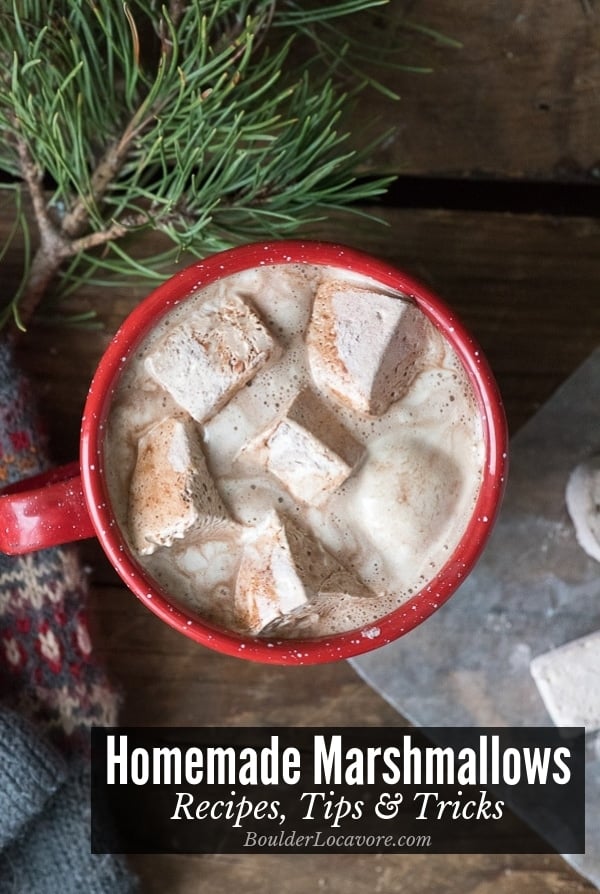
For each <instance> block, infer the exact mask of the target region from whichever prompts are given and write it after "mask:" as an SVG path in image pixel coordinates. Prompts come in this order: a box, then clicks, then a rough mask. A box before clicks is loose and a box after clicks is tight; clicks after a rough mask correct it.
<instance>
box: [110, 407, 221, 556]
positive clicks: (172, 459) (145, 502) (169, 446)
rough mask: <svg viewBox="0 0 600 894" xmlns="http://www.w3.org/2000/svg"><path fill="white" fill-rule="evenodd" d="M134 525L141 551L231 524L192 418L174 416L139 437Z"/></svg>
mask: <svg viewBox="0 0 600 894" xmlns="http://www.w3.org/2000/svg"><path fill="white" fill-rule="evenodd" d="M128 523H129V532H130V535H131V539H132V542H133V545H134V547H135V549H136V550H137V551H138V552H139V553H140V554H141V555H151V554H152V553H153V552H154V551H155V550H156V548H157V546H171V544H172V543H173V542H174V541H175V540H179V539H181V538H182V537H183V536H184V535H185V534H186V533H187V532H188V531H189V530H190V529H192V528H196V527H197V528H199V529H200V528H201V529H202V530H203V531H205V532H208V531H210V530H211V529H213V528H215V527H219V526H225V525H228V524H230V523H231V519H230V518H229V515H228V513H227V510H226V508H225V506H224V504H223V502H222V500H221V497H220V495H219V492H218V490H217V488H216V485H215V483H214V481H213V479H212V477H211V475H210V473H209V471H208V468H207V466H206V460H205V458H204V454H203V452H202V447H201V444H200V439H199V437H198V433H197V431H196V429H195V426H194V425H193V423H192V422H191V421H188V420H184V419H179V418H177V417H174V416H169V417H168V418H166V419H163V420H162V421H160V422H157V423H156V424H155V425H153V426H152V427H151V428H150V429H149V430H148V431H147V432H145V434H144V435H142V437H141V438H140V439H139V441H138V445H137V458H136V463H135V467H134V470H133V475H132V479H131V484H130V489H129V506H128Z"/></svg>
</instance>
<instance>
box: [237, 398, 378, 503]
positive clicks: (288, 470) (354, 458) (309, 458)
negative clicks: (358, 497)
mask: <svg viewBox="0 0 600 894" xmlns="http://www.w3.org/2000/svg"><path fill="white" fill-rule="evenodd" d="M248 451H249V452H250V453H255V454H256V455H257V457H259V459H260V461H261V462H262V463H263V464H264V467H265V469H266V470H267V471H268V472H269V473H270V474H272V475H274V476H275V477H276V478H277V479H278V480H279V481H281V482H282V483H283V484H284V485H285V487H286V488H287V490H288V491H289V492H290V494H291V495H292V497H294V498H295V499H297V500H300V501H302V502H305V503H309V504H313V505H319V504H320V503H321V502H323V500H324V499H325V498H326V497H327V496H328V495H329V494H330V493H331V492H332V491H334V490H335V489H336V488H337V487H339V486H340V485H341V484H343V482H344V481H345V480H346V479H347V478H348V477H349V476H350V475H351V474H352V472H353V471H354V469H355V467H356V466H357V464H358V463H359V462H360V460H361V458H362V457H363V455H364V452H365V448H364V446H363V445H362V444H361V443H360V442H359V441H357V440H356V438H354V436H353V435H352V434H351V433H350V432H349V431H348V430H347V429H346V428H345V427H344V426H343V425H342V424H341V423H340V422H339V421H338V419H337V418H336V417H335V416H334V414H333V413H332V412H331V411H330V410H329V409H328V408H327V407H326V406H325V404H324V403H323V402H322V401H321V400H319V398H318V397H317V396H316V395H315V394H314V392H312V391H310V390H309V389H305V390H304V391H302V392H300V394H299V395H298V396H297V397H296V399H295V400H294V401H293V403H292V404H291V405H290V407H289V409H288V411H287V413H286V415H285V416H284V417H283V418H282V419H279V420H278V421H277V422H276V423H274V424H273V425H271V426H269V428H268V429H267V430H266V431H265V432H263V433H262V434H261V435H260V436H259V438H257V439H256V440H255V441H253V442H251V443H250V444H249V445H248V446H247V447H246V448H244V452H248Z"/></svg>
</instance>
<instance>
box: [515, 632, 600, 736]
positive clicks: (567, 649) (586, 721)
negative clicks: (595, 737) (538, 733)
mask: <svg viewBox="0 0 600 894" xmlns="http://www.w3.org/2000/svg"><path fill="white" fill-rule="evenodd" d="M530 669H531V674H532V676H533V679H534V680H535V683H536V685H537V688H538V690H539V693H540V695H541V697H542V700H543V702H544V704H545V706H546V709H547V711H548V713H549V714H550V716H551V718H552V720H553V721H554V724H555V725H556V726H584V727H585V729H586V732H588V733H590V732H594V731H596V730H599V729H600V632H598V633H592V634H590V635H589V636H584V637H582V638H581V639H576V640H573V642H570V643H567V644H566V645H564V646H559V647H558V648H556V649H552V650H551V651H550V652H545V653H544V654H543V655H538V656H537V657H536V658H534V659H533V661H532V662H531V666H530Z"/></svg>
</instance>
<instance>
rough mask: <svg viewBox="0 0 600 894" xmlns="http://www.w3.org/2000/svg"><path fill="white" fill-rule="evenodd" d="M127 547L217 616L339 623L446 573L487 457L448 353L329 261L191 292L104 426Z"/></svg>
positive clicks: (281, 630)
mask: <svg viewBox="0 0 600 894" xmlns="http://www.w3.org/2000/svg"><path fill="white" fill-rule="evenodd" d="M106 430H107V434H106V439H105V444H104V463H105V467H106V478H107V486H108V490H109V495H110V500H111V504H112V506H113V511H114V514H115V517H116V519H117V522H118V524H119V526H120V527H121V528H122V531H123V532H124V535H125V538H126V540H127V542H128V544H129V547H130V550H131V552H132V554H133V555H134V556H135V557H136V558H137V560H138V561H139V562H140V563H141V564H142V565H143V566H144V567H145V568H146V569H147V572H148V573H149V574H150V575H151V576H152V577H153V579H154V580H155V581H156V582H157V583H158V585H159V587H161V588H162V589H163V590H164V591H165V592H167V593H168V594H169V596H170V597H171V598H172V599H175V600H177V601H179V602H180V603H182V604H185V605H187V606H188V607H190V608H191V609H192V610H193V611H194V612H196V613H197V614H199V615H200V616H202V617H204V618H206V619H207V620H209V621H210V622H212V623H214V624H215V625H217V626H220V627H223V628H225V629H228V630H232V631H235V632H237V633H242V634H250V635H253V636H258V637H274V638H288V637H289V638H307V637H308V638H313V637H321V636H326V635H330V634H334V633H339V632H342V631H347V630H354V629H355V628H358V627H362V626H364V625H366V624H372V623H376V621H377V619H379V618H381V617H383V616H384V615H386V614H388V613H389V612H391V611H393V610H394V609H395V608H397V607H398V605H400V604H401V603H403V602H404V601H406V600H407V599H409V598H410V596H411V595H413V594H414V593H416V592H418V591H419V590H421V589H422V588H423V587H424V586H425V585H426V584H427V582H428V581H430V580H431V579H432V578H433V577H434V576H435V575H436V574H437V573H438V572H439V571H440V569H441V568H442V567H443V566H444V564H445V562H446V561H447V559H448V558H449V557H450V556H451V554H452V552H453V551H454V549H455V547H456V545H457V544H458V542H459V541H460V539H461V537H462V536H463V534H464V532H465V529H466V528H467V525H468V523H469V520H470V518H471V515H472V513H473V508H474V506H475V502H476V499H477V495H478V492H479V487H480V483H481V480H482V474H483V464H484V458H485V451H484V444H483V435H482V424H481V416H480V411H479V408H478V405H477V401H476V398H475V396H474V393H473V390H472V386H471V384H470V380H469V377H468V375H467V373H466V371H465V370H464V368H463V366H462V364H461V362H460V360H459V358H458V357H457V355H456V354H455V352H454V350H453V348H452V346H451V345H450V344H449V343H448V341H447V340H446V339H445V338H444V336H443V335H442V333H441V332H440V331H439V330H438V329H437V327H436V326H435V325H434V323H433V322H431V321H430V320H429V319H428V318H427V317H426V315H425V314H424V313H423V311H422V310H421V309H420V308H419V307H417V305H416V304H415V303H414V302H413V301H412V300H411V299H410V298H409V297H408V296H403V295H401V294H399V293H396V292H392V291H386V290H385V289H384V288H383V287H382V286H381V285H380V284H378V283H376V282H374V281H373V282H372V281H369V280H366V279H360V278H358V277H357V276H355V275H353V274H352V273H349V272H347V271H344V270H340V269H337V268H334V267H321V266H317V265H308V264H302V265H295V264H277V265H272V266H266V265H265V266H259V267H256V268H253V269H249V270H245V271H243V272H241V273H238V274H234V275H230V276H227V277H224V278H223V279H221V280H218V281H216V282H213V283H211V284H210V285H208V286H204V287H203V288H200V289H198V291H197V292H195V293H192V294H191V295H190V296H189V297H188V298H187V299H186V300H185V301H183V302H181V303H180V304H178V305H177V306H175V307H173V309H171V310H170V311H168V312H167V313H166V314H165V315H164V316H163V318H162V319H161V321H160V323H159V324H158V325H157V326H156V327H155V328H154V329H153V330H152V332H151V333H150V335H149V336H148V337H147V338H146V339H145V340H144V341H143V342H142V343H141V345H140V346H139V347H138V349H137V350H136V352H135V353H134V354H133V355H132V356H131V357H130V358H129V360H128V362H127V365H126V366H125V368H124V370H123V373H122V375H121V377H120V380H119V383H118V388H117V391H116V393H115V395H114V398H113V402H112V407H111V412H110V415H109V417H108V420H107V428H106Z"/></svg>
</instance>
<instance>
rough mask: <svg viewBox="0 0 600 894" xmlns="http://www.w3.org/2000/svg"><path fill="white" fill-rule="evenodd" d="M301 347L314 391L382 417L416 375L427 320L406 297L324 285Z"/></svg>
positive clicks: (345, 285)
mask: <svg viewBox="0 0 600 894" xmlns="http://www.w3.org/2000/svg"><path fill="white" fill-rule="evenodd" d="M306 344H307V349H308V360H309V365H310V371H311V374H312V376H313V379H314V381H315V383H316V384H317V386H318V387H319V388H322V389H324V390H326V391H328V392H329V393H331V394H332V395H335V397H336V398H337V399H338V400H340V401H341V402H342V403H343V404H345V405H348V406H350V407H351V408H353V409H355V410H357V411H358V412H360V413H366V414H371V415H375V416H381V415H382V414H383V413H385V411H386V410H387V409H388V407H389V406H390V404H392V403H393V402H394V401H397V400H399V399H400V398H401V397H402V396H403V395H404V394H405V393H406V391H407V389H408V387H409V386H410V384H411V382H412V380H413V379H414V377H415V376H416V375H417V373H418V372H419V367H418V361H419V359H420V358H422V356H423V354H424V353H425V352H426V350H427V344H426V320H425V318H424V316H423V313H422V311H420V310H419V309H418V308H417V307H416V306H415V305H414V304H413V303H412V302H410V301H409V300H407V299H406V298H401V297H399V296H398V297H393V296H390V295H385V294H382V293H380V292H375V291H371V290H369V289H366V288H361V287H358V286H353V285H349V284H348V283H343V282H335V281H334V282H326V283H323V284H322V285H321V286H319V288H318V290H317V293H316V295H315V299H314V304H313V310H312V316H311V320H310V324H309V327H308V332H307V338H306Z"/></svg>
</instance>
